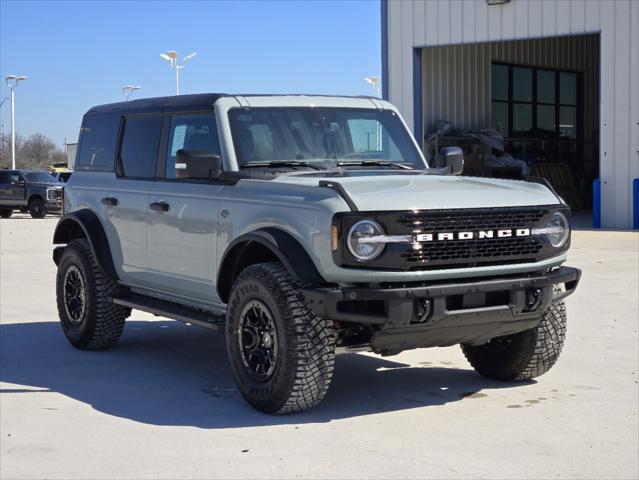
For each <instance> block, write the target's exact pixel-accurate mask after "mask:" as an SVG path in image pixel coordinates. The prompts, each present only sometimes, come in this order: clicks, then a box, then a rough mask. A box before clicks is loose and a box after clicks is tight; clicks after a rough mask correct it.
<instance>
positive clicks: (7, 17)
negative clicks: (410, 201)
mask: <svg viewBox="0 0 639 480" xmlns="http://www.w3.org/2000/svg"><path fill="white" fill-rule="evenodd" d="M380 36H381V30H380V7H379V1H378V0H360V1H345V0H325V1H293V0H291V1H268V0H264V1H242V0H238V1H191V2H187V1H183V2H174V1H150V0H148V1H138V2H128V1H106V2H100V1H67V2H63V1H55V0H49V1H20V0H0V74H1V75H2V86H1V87H0V93H1V96H2V98H4V97H5V96H7V95H8V94H9V90H8V88H7V87H6V85H5V83H4V76H5V75H7V74H18V75H27V76H29V79H28V80H26V81H25V82H23V83H21V84H20V86H19V87H18V89H17V96H16V98H17V101H16V105H17V108H16V113H17V118H16V123H17V129H16V131H17V133H18V134H21V135H25V136H26V135H29V134H31V133H33V132H36V131H39V132H42V133H44V134H45V135H48V136H50V137H51V138H53V139H54V140H55V141H56V142H57V143H58V144H60V145H61V144H62V143H63V142H64V139H65V138H66V139H67V141H75V140H76V139H77V134H78V127H79V126H80V121H81V118H82V114H83V113H84V112H85V111H86V110H87V109H88V108H89V107H90V106H92V105H97V104H101V103H109V102H116V101H120V100H122V99H123V96H122V91H121V88H122V86H123V85H126V84H134V85H140V86H142V88H143V89H142V90H140V91H139V92H136V94H135V96H134V98H140V97H152V96H162V95H172V94H173V93H174V92H175V79H174V71H173V70H172V69H170V68H169V65H168V63H167V62H166V61H164V60H162V59H161V58H160V56H159V54H160V53H161V52H164V51H166V50H177V51H178V52H179V53H180V54H181V55H186V54H187V53H191V52H193V51H196V52H197V56H196V57H195V58H193V60H192V61H191V62H190V63H189V64H188V65H187V67H186V68H185V69H183V70H182V71H181V74H180V90H181V93H199V92H231V93H236V92H240V93H262V92H264V93H297V92H300V93H322V94H342V95H361V94H372V93H373V91H372V89H371V87H370V85H368V84H367V83H366V82H364V79H363V77H365V76H367V75H379V74H380V70H381V60H380V51H381V45H380V42H381V39H380ZM1 115H2V121H3V123H4V131H5V132H6V133H9V132H10V130H11V117H10V106H9V102H5V104H4V105H3V106H2V112H1Z"/></svg>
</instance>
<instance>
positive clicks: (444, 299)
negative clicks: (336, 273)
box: [304, 267, 581, 353]
mask: <svg viewBox="0 0 639 480" xmlns="http://www.w3.org/2000/svg"><path fill="white" fill-rule="evenodd" d="M580 277H581V271H580V270H578V269H576V268H571V267H558V268H555V269H553V270H550V271H547V272H544V273H536V274H528V275H516V276H508V277H501V278H491V279H475V280H469V281H465V282H454V283H452V282H451V283H436V284H435V283H434V284H419V285H415V286H413V285H401V286H397V285H392V284H391V285H388V286H379V287H374V288H373V287H335V288H331V287H325V288H308V289H305V290H304V295H305V297H306V300H307V302H308V303H309V306H310V308H311V310H313V312H314V313H315V315H317V316H319V317H324V318H330V319H332V320H336V321H341V322H349V323H358V324H365V325H370V326H372V327H373V330H374V333H373V335H372V337H371V340H370V345H371V347H372V349H373V350H374V351H377V352H379V353H394V352H397V351H401V350H406V349H410V348H417V347H429V346H448V345H454V344H456V343H468V344H477V345H479V344H482V343H486V342H488V341H489V340H490V339H491V338H494V337H498V336H503V335H509V334H512V333H516V332H520V331H523V330H527V329H529V328H533V327H534V326H536V325H537V323H539V320H540V318H541V316H542V315H543V313H544V312H545V311H546V310H547V309H548V308H549V307H550V304H551V303H552V302H553V301H557V300H560V299H562V298H564V297H566V296H568V295H570V294H571V293H573V292H574V290H575V289H576V288H577V284H578V283H579V279H580ZM562 285H563V286H564V288H563V290H562V291H561V292H557V291H555V290H554V288H553V287H554V286H562Z"/></svg>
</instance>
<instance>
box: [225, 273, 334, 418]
mask: <svg viewBox="0 0 639 480" xmlns="http://www.w3.org/2000/svg"><path fill="white" fill-rule="evenodd" d="M226 346H227V352H228V357H229V363H230V364H231V369H232V371H233V376H234V378H235V381H236V383H237V386H238V389H239V390H240V392H241V393H242V396H243V397H244V398H245V399H246V400H247V401H248V403H249V404H251V405H252V406H253V407H254V408H256V409H257V410H260V411H262V412H265V413H292V412H299V411H302V410H306V409H308V408H311V407H313V406H315V405H317V404H318V403H319V402H320V401H321V400H322V399H323V398H324V395H325V394H326V391H327V390H328V387H329V385H330V382H331V378H332V375H333V366H334V363H335V331H334V327H333V322H332V321H331V320H326V319H323V318H318V317H316V316H315V315H314V314H313V313H312V312H311V310H310V309H309V307H308V305H307V304H306V301H305V300H304V296H303V294H302V292H301V291H300V290H299V285H297V284H296V283H295V282H294V281H293V280H292V279H291V278H290V276H289V274H288V272H287V270H286V269H285V268H284V267H283V266H282V265H281V264H279V263H260V264H256V265H252V266H250V267H248V268H246V269H245V270H244V271H242V272H241V273H240V275H239V276H238V278H237V280H236V281H235V283H234V285H233V290H232V292H231V297H230V299H229V302H228V310H227V316H226Z"/></svg>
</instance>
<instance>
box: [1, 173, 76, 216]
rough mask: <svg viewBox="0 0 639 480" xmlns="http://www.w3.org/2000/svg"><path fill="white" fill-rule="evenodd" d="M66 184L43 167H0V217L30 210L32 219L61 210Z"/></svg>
mask: <svg viewBox="0 0 639 480" xmlns="http://www.w3.org/2000/svg"><path fill="white" fill-rule="evenodd" d="M63 188H64V187H63V185H62V184H61V183H60V182H58V180H56V178H55V177H53V176H51V175H50V174H49V173H47V172H45V171H42V170H0V217H2V218H9V217H11V215H12V214H13V211H14V210H20V211H22V212H29V213H30V214H31V216H32V217H33V218H44V217H45V215H46V214H47V213H60V212H61V211H62V196H63V193H64V192H63Z"/></svg>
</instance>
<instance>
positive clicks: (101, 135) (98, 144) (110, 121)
mask: <svg viewBox="0 0 639 480" xmlns="http://www.w3.org/2000/svg"><path fill="white" fill-rule="evenodd" d="M119 126H120V117H119V116H117V117H111V118H87V119H85V120H84V122H83V124H82V129H81V130H80V150H79V152H78V161H77V164H78V166H79V167H81V168H80V169H81V170H97V171H109V172H111V171H113V160H114V159H115V145H116V143H117V139H118V129H119Z"/></svg>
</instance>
